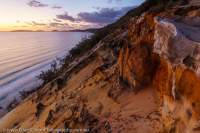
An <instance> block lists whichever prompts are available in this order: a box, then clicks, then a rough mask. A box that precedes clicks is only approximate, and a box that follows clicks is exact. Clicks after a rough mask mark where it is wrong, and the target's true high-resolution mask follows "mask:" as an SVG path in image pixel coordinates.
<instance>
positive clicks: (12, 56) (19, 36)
mask: <svg viewBox="0 0 200 133" xmlns="http://www.w3.org/2000/svg"><path fill="white" fill-rule="evenodd" d="M89 35H90V33H81V32H0V106H1V105H2V104H5V102H7V101H8V100H11V99H13V98H14V97H15V96H16V95H18V93H19V91H22V90H30V89H32V88H33V87H35V86H37V85H39V84H40V83H41V81H39V80H38V79H37V78H36V76H37V75H39V74H40V72H41V71H42V70H47V69H48V68H49V67H50V64H51V63H52V61H53V60H55V59H56V58H57V57H62V56H64V55H66V53H67V51H69V50H70V49H71V48H72V47H74V46H75V45H76V44H77V43H78V42H80V41H81V39H82V38H83V37H86V36H89Z"/></svg>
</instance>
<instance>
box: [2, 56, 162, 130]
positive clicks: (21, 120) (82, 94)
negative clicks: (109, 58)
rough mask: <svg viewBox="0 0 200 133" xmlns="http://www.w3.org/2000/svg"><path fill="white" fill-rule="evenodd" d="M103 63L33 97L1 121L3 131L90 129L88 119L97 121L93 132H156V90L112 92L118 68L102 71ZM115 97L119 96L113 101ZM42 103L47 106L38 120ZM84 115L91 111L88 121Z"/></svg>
mask: <svg viewBox="0 0 200 133" xmlns="http://www.w3.org/2000/svg"><path fill="white" fill-rule="evenodd" d="M102 63H103V62H102V60H101V59H98V58H97V59H95V60H94V61H92V62H91V63H90V64H89V65H87V66H86V67H85V68H84V69H81V70H80V71H79V72H78V73H74V74H73V75H72V77H71V78H70V80H69V81H68V82H67V85H66V86H65V87H64V88H63V89H61V90H58V89H57V86H56V85H53V86H52V87H50V86H51V85H50V84H49V85H47V86H46V87H44V88H43V89H41V90H39V91H38V92H36V93H34V94H32V95H31V96H30V97H28V98H27V99H26V100H25V101H23V102H22V103H21V104H20V105H19V106H18V107H17V108H15V109H14V110H12V111H11V112H9V113H8V114H7V115H6V116H5V117H3V118H2V119H1V120H0V129H1V130H3V129H4V131H5V129H6V128H45V127H48V128H54V129H55V128H66V126H68V128H90V127H89V126H88V124H86V123H89V124H94V123H95V122H88V120H89V119H95V120H96V121H98V124H96V125H93V130H94V128H97V129H98V131H101V132H104V131H105V132H109V131H113V132H123V133H128V132H131V133H133V132H137V133H144V132H156V131H157V128H159V127H158V125H159V118H160V114H159V113H157V105H156V102H155V101H156V99H155V92H154V90H153V89H152V88H146V89H144V90H142V91H141V92H138V93H137V94H136V93H135V92H132V91H127V90H126V89H125V88H124V90H122V91H118V92H117V91H116V92H115V91H113V90H118V89H116V88H114V87H115V86H116V85H114V84H113V83H116V77H115V75H114V74H113V73H114V72H115V67H116V65H113V66H111V67H110V68H108V69H105V70H100V69H99V67H100V66H101V65H102ZM110 93H112V95H110ZM114 95H117V97H116V96H115V97H114V98H113V96H114ZM39 103H42V104H43V105H44V107H42V109H41V110H40V113H39V116H37V117H36V115H35V114H36V112H38V109H37V105H38V104H39ZM75 107H77V108H78V109H77V110H75V109H74V108H75ZM80 108H82V109H80ZM84 110H87V111H84ZM84 112H88V115H87V116H86V119H84V118H82V116H81V115H80V114H84ZM77 119H78V120H77ZM81 119H82V120H81ZM66 123H68V125H67V124H66Z"/></svg>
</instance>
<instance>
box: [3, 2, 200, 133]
mask: <svg viewBox="0 0 200 133" xmlns="http://www.w3.org/2000/svg"><path fill="white" fill-rule="evenodd" d="M194 3H195V1H191V3H190V4H187V5H179V4H175V6H171V7H170V8H168V9H166V10H164V11H159V12H158V11H157V12H155V11H148V12H144V13H143V14H141V15H140V16H136V17H133V18H131V19H130V20H129V21H128V22H127V25H128V28H125V29H124V28H123V29H116V30H115V31H113V33H112V34H109V35H108V36H107V37H105V38H104V39H103V40H102V41H100V42H99V43H98V44H97V45H96V47H95V48H93V49H92V50H91V51H90V52H89V53H85V56H83V57H82V58H80V59H79V61H76V62H73V63H72V66H71V68H70V69H69V70H68V71H67V72H66V73H63V75H61V76H60V77H58V78H57V79H55V80H54V81H52V82H51V83H49V84H47V85H45V87H44V88H42V89H40V90H38V91H37V92H35V93H33V94H32V95H30V96H29V97H28V98H26V99H25V100H24V101H23V102H22V103H21V104H20V105H18V106H17V107H16V108H15V109H13V110H12V111H11V112H9V113H8V114H7V115H6V116H4V117H3V118H2V119H1V120H0V129H1V130H2V131H4V132H6V131H8V130H6V129H11V128H14V129H20V128H24V129H29V128H35V129H36V128H41V129H44V128H49V129H50V128H53V129H58V128H59V129H85V130H87V131H88V132H92V133H93V132H100V133H104V132H105V133H111V132H113V133H118V132H119V133H120V132H121V133H198V132H200V123H199V117H200V103H199V102H200V96H199V95H200V29H199V26H200V10H199V6H198V4H197V3H198V2H197V3H196V4H194ZM191 4H193V5H191ZM61 79H64V81H65V82H64V83H62V85H60V83H59V81H60V80H61ZM41 132H42V131H41ZM44 132H48V131H46V130H45V131H44ZM73 132H76V131H75V130H73ZM82 132H84V131H82Z"/></svg>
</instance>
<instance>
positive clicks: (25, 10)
mask: <svg viewBox="0 0 200 133" xmlns="http://www.w3.org/2000/svg"><path fill="white" fill-rule="evenodd" d="M143 1H144V0H1V4H0V31H10V30H72V29H86V28H94V27H102V26H105V25H107V24H109V23H112V22H114V21H115V20H117V19H118V18H119V17H120V16H122V15H124V14H125V13H126V12H127V11H128V10H130V9H132V8H133V7H134V6H136V5H139V4H141V3H142V2H143Z"/></svg>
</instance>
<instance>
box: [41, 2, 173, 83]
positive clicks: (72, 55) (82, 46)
mask: <svg viewBox="0 0 200 133" xmlns="http://www.w3.org/2000/svg"><path fill="white" fill-rule="evenodd" d="M175 1H177V0H146V1H145V2H144V3H143V4H141V5H140V6H138V7H136V8H134V9H132V10H130V11H129V12H128V13H127V14H126V15H125V16H123V17H121V18H120V19H119V20H118V21H116V22H115V23H112V24H110V25H107V26H105V27H103V28H101V29H99V30H95V31H94V34H93V35H92V36H91V37H90V38H84V39H83V40H82V41H81V42H80V43H79V44H77V45H76V46H75V47H74V48H72V49H71V50H70V51H69V53H68V54H67V55H66V56H65V57H64V58H63V59H59V60H60V62H59V65H58V64H57V63H56V61H54V62H53V63H52V65H51V68H50V69H49V70H47V71H42V72H41V74H40V75H39V76H38V78H39V79H40V80H42V81H43V85H44V84H46V83H48V82H50V81H52V80H54V79H55V78H56V77H58V76H59V75H60V74H61V73H63V72H64V71H65V70H66V69H67V68H68V66H69V64H70V63H71V62H73V61H74V60H75V59H78V58H79V57H81V56H82V55H83V54H84V53H86V52H88V51H90V50H91V49H92V48H93V47H94V46H95V45H96V44H97V43H98V42H99V41H100V40H102V39H103V38H104V37H106V36H107V35H108V34H110V33H111V32H113V31H114V30H115V29H118V28H122V29H124V28H126V29H127V28H128V27H127V26H128V25H127V22H128V21H129V19H130V18H132V17H135V16H139V15H141V14H142V13H143V12H146V11H150V10H152V11H155V10H163V9H164V8H163V7H165V6H166V5H169V4H170V3H173V2H175ZM58 66H59V67H58Z"/></svg>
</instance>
